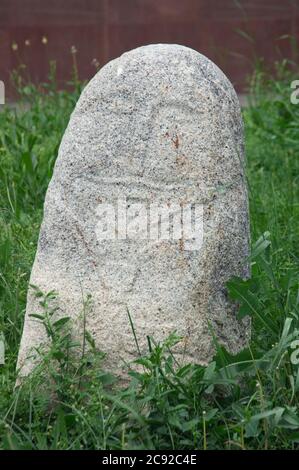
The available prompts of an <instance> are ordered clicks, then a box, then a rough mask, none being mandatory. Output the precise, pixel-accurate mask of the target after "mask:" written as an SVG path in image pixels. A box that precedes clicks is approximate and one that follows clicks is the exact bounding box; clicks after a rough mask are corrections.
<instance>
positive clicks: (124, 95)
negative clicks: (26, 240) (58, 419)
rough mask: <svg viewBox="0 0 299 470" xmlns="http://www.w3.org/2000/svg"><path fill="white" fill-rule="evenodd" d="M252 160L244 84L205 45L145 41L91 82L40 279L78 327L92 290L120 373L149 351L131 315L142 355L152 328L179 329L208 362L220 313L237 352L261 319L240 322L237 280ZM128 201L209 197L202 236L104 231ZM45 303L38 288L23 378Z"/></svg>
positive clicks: (64, 165)
mask: <svg viewBox="0 0 299 470" xmlns="http://www.w3.org/2000/svg"><path fill="white" fill-rule="evenodd" d="M57 112H60V111H59V110H57ZM243 161H244V149H243V128H242V119H241V115H240V109H239V103H238V99H237V96H236V93H235V91H234V89H233V87H232V85H231V83H230V82H229V81H228V79H227V78H226V77H225V76H224V74H223V73H222V72H221V71H220V70H219V69H218V67H217V66H216V65H214V64H213V63H212V62H211V61H210V60H208V59H207V58H206V57H204V56H202V55H201V54H199V53H198V52H196V51H194V50H191V49H189V48H187V47H183V46H178V45H168V44H156V45H150V46H145V47H140V48H138V49H135V50H133V51H130V52H128V53H126V54H124V55H122V56H121V57H120V58H118V59H116V60H113V61H111V62H110V63H108V64H107V65H106V66H105V67H103V68H102V70H101V71H100V72H99V73H97V75H96V76H95V77H94V78H93V79H92V80H91V82H90V83H89V85H88V86H86V88H85V89H84V91H83V93H82V95H81V97H80V99H79V101H78V104H77V106H76V108H75V110H74V112H73V114H72V116H71V119H70V122H69V125H68V128H67V130H66V132H65V135H64V137H63V140H62V143H61V146H60V150H59V155H58V159H57V162H56V165H55V169H54V174H53V178H52V180H51V182H50V185H49V188H48V192H47V195H46V200H45V206H44V219H43V223H42V227H41V232H40V238H39V243H38V249H37V254H36V258H35V262H34V266H33V269H32V274H31V280H30V283H31V284H34V285H37V286H39V288H40V289H41V290H43V291H44V292H48V291H50V290H53V289H54V290H55V291H57V292H58V294H59V297H58V305H59V308H60V310H59V311H58V312H57V315H63V316H65V315H68V316H71V317H72V318H73V319H74V325H75V326H74V335H75V336H76V335H80V334H81V332H82V296H85V295H87V294H88V293H90V294H91V295H92V304H91V308H90V311H89V312H88V314H87V329H88V330H89V331H90V333H91V334H92V335H93V337H94V339H95V341H96V345H97V346H98V348H99V349H101V350H103V351H104V352H106V353H107V358H106V364H107V366H108V368H110V369H111V370H112V371H115V372H117V373H120V371H121V367H122V365H123V361H131V360H133V359H134V358H136V357H137V350H136V345H135V341H134V337H133V334H132V329H131V326H130V322H129V318H128V311H129V312H130V315H131V318H132V320H133V322H134V326H135V331H136V334H137V338H138V341H139V347H140V350H141V353H144V352H145V351H146V350H147V336H148V335H149V336H153V337H154V338H155V339H156V340H157V341H160V340H163V339H164V338H166V337H167V336H168V335H169V334H170V333H171V332H173V331H174V330H175V331H176V332H177V333H178V334H179V335H180V336H182V337H183V340H182V341H181V342H180V343H179V344H178V345H177V346H176V349H175V351H176V355H177V359H178V360H179V361H181V362H182V363H185V362H190V361H191V362H197V363H205V362H206V361H208V360H209V359H210V358H211V355H212V352H213V346H212V341H211V335H210V333H209V328H208V323H210V324H211V325H212V327H213V328H214V330H215V333H216V334H217V336H218V338H219V340H220V342H221V343H222V344H224V345H225V346H227V348H228V349H229V350H230V351H232V352H236V351H238V350H239V349H240V348H242V347H243V346H244V345H245V344H246V341H247V338H248V334H249V324H248V322H246V321H242V322H241V323H239V322H238V321H237V319H236V306H235V305H233V304H232V303H231V302H230V301H229V299H228V298H227V293H226V290H225V283H226V281H227V280H228V279H229V278H230V277H231V276H232V275H238V276H241V277H246V276H248V274H249V271H248V265H247V264H246V262H244V260H245V258H246V256H247V255H248V245H249V241H248V238H249V227H248V205H247V191H246V182H245V178H244V168H243ZM119 201H123V204H124V205H126V206H127V208H128V210H129V209H130V207H131V205H132V207H133V208H134V209H133V210H135V208H136V206H134V204H135V203H140V204H144V205H147V204H154V203H160V204H162V203H166V204H172V203H178V204H180V206H181V207H184V206H187V205H188V204H193V207H195V205H201V206H202V207H203V242H202V246H201V247H200V249H196V247H195V249H192V247H191V248H190V244H189V245H188V243H189V242H188V241H187V240H185V239H184V236H182V237H181V238H180V239H179V240H158V241H157V240H144V239H134V238H132V237H131V238H129V237H127V238H126V239H124V236H123V233H119V232H120V231H121V230H120V229H119V232H116V234H117V236H119V238H121V237H123V238H121V239H116V240H105V239H101V237H102V238H103V234H102V235H101V233H100V232H101V228H103V226H102V225H101V223H103V221H105V220H106V221H107V220H108V219H105V215H104V214H103V211H102V209H101V208H103V207H104V206H102V205H103V204H108V203H109V204H111V206H113V207H116V205H117V204H119V203H120V202H119ZM143 215H144V214H143ZM194 217H195V218H196V216H194V215H193V218H194ZM128 218H129V219H131V221H132V220H133V221H134V217H133V215H132V213H131V215H130V214H128ZM171 220H172V219H171ZM173 220H174V219H173ZM133 229H134V224H133ZM198 238H199V241H200V240H201V238H200V235H199V236H198ZM39 310H40V307H39V305H38V303H37V301H36V299H35V298H34V295H33V293H32V290H31V289H29V293H28V303H27V311H26V318H25V325H24V331H23V337H22V342H21V348H20V353H19V361H18V367H21V368H22V369H21V373H22V374H27V373H28V371H29V370H30V369H31V367H32V364H33V360H32V359H30V360H27V361H26V360H25V359H26V357H28V356H29V354H30V351H31V350H32V348H33V347H35V346H37V345H38V344H40V343H41V342H43V341H45V334H44V331H43V327H42V326H41V325H40V324H39V323H38V322H36V321H35V320H34V319H32V318H31V317H30V316H29V315H30V314H32V313H36V312H38V311H39Z"/></svg>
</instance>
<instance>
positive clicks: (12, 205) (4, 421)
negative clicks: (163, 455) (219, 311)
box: [0, 64, 299, 449]
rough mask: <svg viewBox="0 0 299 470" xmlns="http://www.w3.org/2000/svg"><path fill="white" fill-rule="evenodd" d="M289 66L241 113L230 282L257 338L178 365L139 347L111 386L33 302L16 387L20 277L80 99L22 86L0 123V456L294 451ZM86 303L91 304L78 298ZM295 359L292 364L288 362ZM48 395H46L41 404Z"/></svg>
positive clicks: (297, 398) (293, 163) (258, 79)
mask: <svg viewBox="0 0 299 470" xmlns="http://www.w3.org/2000/svg"><path fill="white" fill-rule="evenodd" d="M295 78H296V76H293V74H292V72H291V71H290V69H289V68H288V66H287V64H280V65H279V67H278V74H277V76H275V78H274V77H273V76H269V75H268V74H264V73H262V72H258V73H257V74H256V75H255V77H254V80H253V82H252V87H251V98H252V103H251V104H250V105H249V107H247V108H246V109H245V110H244V120H245V130H246V148H247V172H248V180H249V189H250V191H249V194H250V213H251V232H252V254H251V265H252V277H251V279H250V280H248V281H242V280H240V279H237V278H234V279H232V280H231V281H230V282H229V283H228V290H229V293H230V295H231V297H232V298H234V299H236V300H237V301H238V302H239V304H240V310H239V315H240V316H242V315H244V314H247V315H250V316H251V318H252V326H253V335H252V341H251V343H250V346H249V347H248V349H246V350H244V351H242V352H241V353H239V354H238V355H236V356H232V355H230V354H228V353H227V352H226V351H225V350H224V349H223V348H222V347H221V346H220V345H217V344H216V354H215V357H214V359H213V361H212V362H211V363H210V364H209V365H208V366H207V367H202V366H198V365H187V366H184V367H179V366H178V365H177V364H176V363H175V358H174V357H173V355H172V353H171V350H172V348H173V346H174V345H175V344H176V342H177V341H180V338H179V337H178V336H177V335H176V334H173V335H171V336H170V337H169V338H168V339H167V340H166V341H165V342H164V343H163V344H156V343H155V341H154V339H152V338H149V351H148V354H147V355H146V356H144V357H140V358H139V359H138V361H137V362H138V363H139V365H140V366H141V368H140V371H139V372H136V371H133V370H129V376H130V383H129V384H128V386H127V387H126V388H124V387H119V385H118V383H117V380H116V379H115V378H114V377H113V376H111V374H108V373H106V372H105V371H104V370H103V368H102V365H101V361H102V357H103V355H102V354H101V353H99V352H98V351H97V350H96V348H95V347H94V344H93V342H92V338H91V337H90V335H89V334H88V332H87V331H84V335H83V336H84V338H82V340H81V341H79V342H74V341H73V340H72V338H71V336H70V334H69V331H70V327H71V325H70V322H71V320H70V319H69V318H64V319H61V320H59V321H57V320H55V315H53V313H54V312H53V311H52V310H51V302H50V301H51V299H52V298H53V297H55V294H54V293H42V292H40V291H38V290H37V291H36V294H37V296H39V299H40V302H42V306H43V308H44V314H43V315H41V316H40V317H39V318H36V321H40V322H42V324H43V326H44V328H45V330H46V332H47V334H48V337H49V342H50V347H49V349H48V350H47V352H45V351H42V350H40V351H39V354H40V365H39V366H38V367H37V369H36V370H35V372H34V373H33V374H32V376H31V377H30V378H29V379H27V380H26V381H25V382H24V383H23V385H22V387H20V388H18V389H14V383H15V378H16V374H15V364H16V357H17V352H18V347H19V341H20V335H21V330H22V323H23V318H24V309H25V302H26V291H27V286H28V281H29V273H30V269H31V265H32V262H33V257H34V252H35V247H36V243H37V237H38V231H39V225H40V222H41V217H42V204H43V198H44V195H45V191H46V188H47V185H48V181H49V179H50V177H51V174H52V169H53V164H54V161H55V158H56V155H57V149H58V145H59V142H60V140H61V137H62V135H63V132H64V129H65V127H66V124H67V122H68V119H69V115H70V113H71V111H72V109H73V107H74V104H75V102H76V100H77V98H78V96H79V92H80V87H79V86H78V83H77V81H76V84H75V86H74V87H73V91H68V92H65V91H59V90H58V89H57V87H56V85H55V79H54V78H53V77H52V80H51V81H50V84H46V85H44V86H43V85H41V86H39V87H35V86H33V85H30V86H29V85H26V86H23V85H21V87H20V91H21V92H22V96H21V103H22V101H26V102H28V100H29V101H30V107H24V108H23V109H22V104H21V105H20V108H19V109H18V111H16V110H14V109H11V108H8V107H4V109H3V112H1V113H0V162H1V163H0V183H1V186H0V207H1V212H0V331H1V332H3V333H4V336H5V344H6V362H5V364H4V365H3V366H0V392H1V393H0V449H144V448H145V449H277V448H279V449H296V448H298V443H299V412H298V410H299V408H298V406H299V365H298V364H296V360H297V355H296V347H297V348H298V346H296V344H297V343H295V341H297V340H298V339H299V317H298V316H299V308H298V307H299V288H298V287H299V286H298V271H299V245H298V234H299V197H298V196H299V184H298V175H299V160H298V155H297V152H298V150H297V149H298V148H299V133H298V129H299V105H298V106H296V105H293V104H291V102H290V93H291V88H290V82H291V81H292V79H295ZM87 301H88V300H87ZM298 356H299V355H298ZM45 384H51V390H52V393H51V394H50V393H49V390H48V387H47V386H45Z"/></svg>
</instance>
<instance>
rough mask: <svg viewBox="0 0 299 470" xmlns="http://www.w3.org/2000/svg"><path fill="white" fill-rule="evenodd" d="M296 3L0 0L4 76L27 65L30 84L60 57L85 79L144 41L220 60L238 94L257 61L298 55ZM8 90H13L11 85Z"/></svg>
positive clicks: (66, 70) (61, 72)
mask: <svg viewBox="0 0 299 470" xmlns="http://www.w3.org/2000/svg"><path fill="white" fill-rule="evenodd" d="M298 34H299V0H0V60H1V61H0V80H3V81H4V82H5V84H6V88H7V89H8V77H9V74H10V72H11V70H12V69H14V68H16V67H17V66H18V65H19V64H20V63H25V64H26V65H27V67H28V71H29V72H28V73H29V74H30V77H31V79H32V80H33V81H40V80H44V79H45V78H46V77H47V74H48V71H49V61H50V60H56V61H57V73H58V78H59V81H61V83H62V82H63V81H64V80H68V79H69V78H70V73H71V67H72V60H73V55H72V54H71V53H70V50H71V48H72V46H74V47H75V48H76V49H74V47H73V53H74V52H75V50H76V51H77V53H76V59H77V62H78V65H79V74H80V78H82V79H87V78H90V77H91V76H92V75H93V74H94V73H95V67H96V65H97V63H99V64H100V65H103V64H105V63H106V62H107V61H109V60H110V59H112V58H115V57H117V56H119V55H120V54H121V53H122V52H124V51H127V50H129V49H132V48H135V47H137V46H140V45H144V44H149V43H157V42H168V43H179V44H184V45H186V46H190V47H192V48H194V49H196V50H198V51H200V52H202V53H203V54H205V55H207V56H208V57H209V58H210V59H212V60H213V61H215V62H216V63H217V64H218V65H219V66H220V67H221V68H222V69H223V71H224V72H225V73H226V74H227V75H228V77H229V78H230V79H231V81H232V82H233V83H234V84H235V86H236V87H237V89H238V90H239V91H244V89H245V88H244V87H245V83H246V76H247V74H248V73H250V71H251V70H252V69H253V67H254V65H255V61H256V59H257V58H260V57H262V58H264V60H265V62H266V63H267V64H269V65H271V64H273V62H274V61H275V60H279V59H282V58H283V57H289V58H291V59H293V60H295V61H296V60H297V48H296V42H295V39H296V38H297V39H298ZM8 91H9V90H8Z"/></svg>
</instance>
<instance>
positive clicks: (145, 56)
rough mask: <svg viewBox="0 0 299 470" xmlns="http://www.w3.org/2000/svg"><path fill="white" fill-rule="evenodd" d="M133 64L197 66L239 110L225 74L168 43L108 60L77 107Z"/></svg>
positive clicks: (192, 51) (200, 56) (190, 51)
mask: <svg viewBox="0 0 299 470" xmlns="http://www.w3.org/2000/svg"><path fill="white" fill-rule="evenodd" d="M133 61H135V62H140V65H141V64H142V63H143V64H145V63H148V62H150V65H152V66H154V65H155V64H157V65H158V64H160V65H161V64H162V63H163V64H164V63H165V64H168V65H171V64H174V63H176V66H177V67H184V66H185V64H186V63H188V65H189V66H192V65H194V66H197V67H198V68H199V70H200V73H201V76H202V78H204V79H205V80H206V82H208V81H211V83H214V84H217V87H218V88H219V89H220V90H221V93H223V95H225V96H226V97H227V98H228V99H229V100H231V101H232V104H233V106H234V107H237V108H238V109H240V103H239V99H238V97H237V94H236V91H235V89H234V87H233V85H232V83H231V82H230V80H229V79H228V77H227V76H226V75H225V73H224V72H223V71H222V70H221V69H220V68H219V67H218V66H217V65H216V64H215V63H214V62H213V61H212V60H210V59H209V58H208V57H206V56H205V55H203V54H201V53H200V52H198V51H196V50H195V49H192V48H190V47H187V46H183V45H180V44H168V43H157V44H147V45H144V46H140V47H137V48H135V49H131V50H129V51H126V52H124V53H123V54H122V55H120V56H119V57H117V58H115V59H112V60H110V61H109V62H108V63H106V64H105V65H104V66H103V67H102V68H101V69H100V70H99V71H98V72H97V73H96V74H95V75H94V77H93V78H92V79H91V80H90V81H89V83H88V84H87V85H86V87H85V88H84V90H83V92H82V94H81V97H80V98H79V100H78V103H77V106H76V107H77V108H79V107H80V103H81V102H82V99H84V97H85V96H86V94H88V91H89V89H93V93H94V91H95V89H96V87H97V82H98V81H99V82H100V81H102V80H103V79H113V77H114V76H115V74H114V71H115V70H120V69H122V68H123V67H124V66H125V65H126V64H128V63H130V62H133ZM158 70H159V69H158ZM110 74H111V75H110Z"/></svg>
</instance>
